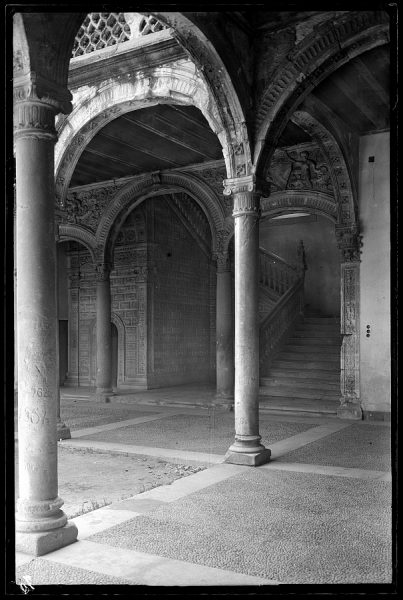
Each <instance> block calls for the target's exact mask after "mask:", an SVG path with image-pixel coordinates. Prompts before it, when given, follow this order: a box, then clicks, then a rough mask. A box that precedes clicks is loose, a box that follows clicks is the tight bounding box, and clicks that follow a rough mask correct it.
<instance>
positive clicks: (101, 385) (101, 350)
mask: <svg viewBox="0 0 403 600" xmlns="http://www.w3.org/2000/svg"><path fill="white" fill-rule="evenodd" d="M111 269H112V266H111V265H110V264H109V263H98V264H97V300H96V310H97V317H96V318H97V324H96V327H97V373H96V397H97V399H98V400H105V401H107V399H108V396H111V395H112V394H113V391H112V331H111V282H110V272H111Z"/></svg>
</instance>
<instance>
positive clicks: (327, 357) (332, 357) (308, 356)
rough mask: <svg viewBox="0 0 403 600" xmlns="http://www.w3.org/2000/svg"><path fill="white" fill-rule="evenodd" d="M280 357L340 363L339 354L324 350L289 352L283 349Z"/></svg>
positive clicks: (281, 358) (282, 358)
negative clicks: (328, 352)
mask: <svg viewBox="0 0 403 600" xmlns="http://www.w3.org/2000/svg"><path fill="white" fill-rule="evenodd" d="M278 358H279V359H280V360H299V361H308V362H310V361H315V360H318V361H320V362H324V361H326V362H330V363H333V364H334V365H335V366H338V365H340V356H339V353H337V354H327V353H324V352H287V351H285V350H283V351H282V352H281V353H280V354H279V356H278Z"/></svg>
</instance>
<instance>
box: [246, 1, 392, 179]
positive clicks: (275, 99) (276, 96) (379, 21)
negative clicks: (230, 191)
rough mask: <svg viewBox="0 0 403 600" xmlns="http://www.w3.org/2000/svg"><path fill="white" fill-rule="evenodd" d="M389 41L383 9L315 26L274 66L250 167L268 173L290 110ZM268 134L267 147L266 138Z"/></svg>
mask: <svg viewBox="0 0 403 600" xmlns="http://www.w3.org/2000/svg"><path fill="white" fill-rule="evenodd" d="M388 41H389V37H388V18H387V15H386V13H384V12H382V11H356V12H354V13H348V14H344V15H341V16H339V17H338V18H336V19H332V20H331V21H326V22H325V23H323V24H321V25H319V26H318V27H314V30H313V32H312V33H311V34H310V35H308V36H307V37H305V38H304V39H303V40H302V42H300V43H299V44H298V45H297V46H296V48H295V50H294V51H293V52H292V53H289V54H288V56H287V58H286V59H285V60H284V61H283V63H282V64H281V65H280V66H279V67H278V69H277V71H276V73H275V75H274V76H273V77H272V78H271V80H270V82H269V84H268V86H267V88H266V90H265V92H264V93H263V96H262V100H261V102H260V105H259V107H258V109H257V117H256V132H257V133H256V140H258V143H257V144H256V147H255V153H254V164H255V165H257V171H258V172H259V173H260V172H262V171H263V172H264V171H266V167H267V163H268V161H269V160H270V153H271V151H272V148H273V147H275V145H276V140H277V138H278V136H279V134H280V132H281V130H282V128H283V126H284V124H285V123H286V122H287V120H288V119H289V117H290V114H291V112H292V110H293V108H294V107H296V106H297V104H300V103H301V100H302V99H303V97H304V95H306V94H307V93H309V92H310V91H311V90H312V89H313V88H314V87H315V86H317V85H318V84H319V83H320V82H321V81H322V80H323V79H325V78H326V77H327V76H328V75H330V73H332V72H333V71H334V70H335V69H337V68H339V67H340V66H342V65H343V64H344V63H346V62H347V61H348V60H350V59H352V58H353V57H355V56H358V55H360V54H361V53H363V52H366V51H368V50H371V49H372V48H375V47H377V46H379V45H382V44H385V43H387V42H388ZM269 131H270V140H272V141H271V143H270V144H269V147H267V143H265V142H266V140H267V139H268V134H269Z"/></svg>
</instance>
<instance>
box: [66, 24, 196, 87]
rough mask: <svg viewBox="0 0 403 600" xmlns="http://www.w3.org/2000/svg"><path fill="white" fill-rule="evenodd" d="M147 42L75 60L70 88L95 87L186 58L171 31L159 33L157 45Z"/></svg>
mask: <svg viewBox="0 0 403 600" xmlns="http://www.w3.org/2000/svg"><path fill="white" fill-rule="evenodd" d="M161 34H163V35H161ZM146 37H147V36H145V38H146ZM152 37H153V36H150V38H152ZM145 38H142V39H140V40H135V41H134V40H133V41H131V42H125V43H124V44H122V45H121V46H112V47H109V48H104V49H103V50H99V51H97V52H91V53H90V54H84V55H83V56H80V57H78V58H76V59H73V60H72V61H71V63H70V70H69V87H70V88H72V89H74V88H77V87H80V86H82V85H94V84H96V83H97V82H99V81H102V80H105V79H108V77H116V73H124V74H126V73H127V72H131V71H134V70H135V71H139V70H142V69H150V68H155V67H158V66H160V65H161V64H163V63H167V62H171V61H176V60H180V59H183V58H186V53H185V51H184V50H183V48H181V46H179V44H178V43H177V41H176V40H175V39H173V38H172V37H171V35H170V34H169V30H165V31H163V32H162V31H161V32H158V39H156V38H154V39H153V40H150V41H152V42H153V43H144V42H145V41H146V42H149V40H146V39H145ZM139 41H140V42H141V43H139ZM111 48H112V49H111Z"/></svg>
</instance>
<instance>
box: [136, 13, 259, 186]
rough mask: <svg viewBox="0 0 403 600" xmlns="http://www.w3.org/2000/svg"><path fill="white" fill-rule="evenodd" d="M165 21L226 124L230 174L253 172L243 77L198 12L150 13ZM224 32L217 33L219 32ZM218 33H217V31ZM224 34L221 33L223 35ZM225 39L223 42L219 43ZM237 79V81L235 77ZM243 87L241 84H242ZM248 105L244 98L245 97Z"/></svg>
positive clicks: (237, 174)
mask: <svg viewBox="0 0 403 600" xmlns="http://www.w3.org/2000/svg"><path fill="white" fill-rule="evenodd" d="M146 14H152V15H154V16H155V17H156V18H157V19H158V20H160V21H161V22H162V23H164V24H166V25H168V26H170V27H171V28H172V35H173V36H174V37H175V38H176V39H177V41H178V43H179V44H180V45H181V46H182V47H183V48H184V50H185V51H186V52H187V54H188V55H189V57H190V58H191V60H192V62H193V63H194V64H195V65H196V67H197V68H198V70H199V72H200V76H201V77H202V78H203V79H204V81H205V82H206V87H207V88H208V90H209V93H210V95H211V98H212V99H214V102H215V105H216V107H217V111H218V113H219V115H220V119H221V121H222V123H223V124H224V126H225V131H226V134H227V136H228V144H227V145H226V146H224V145H223V149H224V150H223V151H224V158H225V162H226V166H227V171H228V173H231V175H228V177H240V176H243V175H250V174H251V173H252V170H253V167H252V148H251V144H250V141H249V140H250V136H249V132H248V119H247V118H246V112H244V110H243V107H242V103H241V101H240V98H239V96H238V93H237V91H236V87H237V85H238V89H240V88H239V84H242V82H243V79H242V77H240V75H239V73H238V72H237V73H236V75H235V74H233V78H232V79H231V75H230V72H229V70H228V68H227V67H226V65H225V64H224V62H223V60H222V58H221V56H220V55H219V53H218V52H217V50H216V48H215V46H214V40H213V39H209V35H210V37H211V34H212V33H213V30H210V33H209V32H207V31H206V33H205V32H203V31H202V29H201V27H199V26H198V23H197V13H180V12H151V13H146ZM220 34H221V32H219V33H218V35H220ZM216 35H217V32H216ZM220 37H221V38H222V37H223V36H222V35H221V36H220ZM223 42H224V40H223V39H221V41H220V45H222V44H223ZM229 51H230V50H229ZM235 78H237V79H238V80H239V81H238V80H237V81H236V82H235V83H234V79H235ZM241 87H242V85H241ZM244 104H245V99H244Z"/></svg>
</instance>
